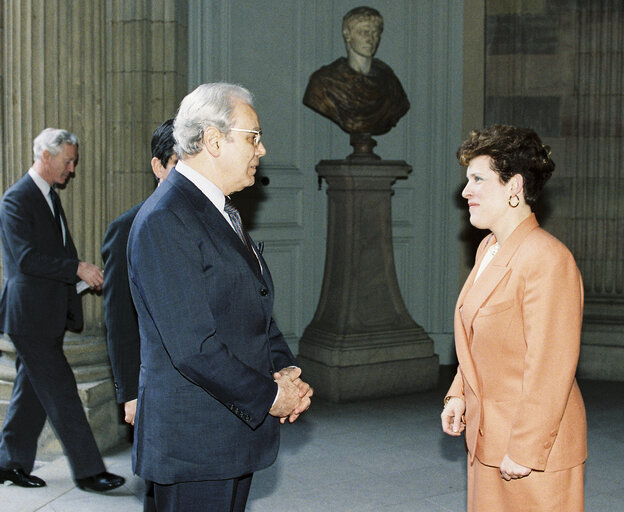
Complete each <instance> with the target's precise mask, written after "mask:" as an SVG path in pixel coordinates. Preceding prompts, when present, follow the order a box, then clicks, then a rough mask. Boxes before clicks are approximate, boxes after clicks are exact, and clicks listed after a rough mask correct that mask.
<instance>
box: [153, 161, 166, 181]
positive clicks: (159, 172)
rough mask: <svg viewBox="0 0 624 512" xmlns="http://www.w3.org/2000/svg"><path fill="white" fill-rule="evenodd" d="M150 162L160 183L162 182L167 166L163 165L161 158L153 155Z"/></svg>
mask: <svg viewBox="0 0 624 512" xmlns="http://www.w3.org/2000/svg"><path fill="white" fill-rule="evenodd" d="M150 163H151V164H152V172H153V173H154V176H156V179H157V180H158V183H160V182H161V181H162V180H163V179H164V177H165V168H164V167H163V164H162V162H161V161H160V158H156V157H153V158H152V160H151V161H150Z"/></svg>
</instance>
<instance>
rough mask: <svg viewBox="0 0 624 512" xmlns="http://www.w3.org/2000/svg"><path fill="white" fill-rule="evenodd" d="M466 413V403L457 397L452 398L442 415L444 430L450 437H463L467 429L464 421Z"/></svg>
mask: <svg viewBox="0 0 624 512" xmlns="http://www.w3.org/2000/svg"><path fill="white" fill-rule="evenodd" d="M465 412H466V402H464V400H463V399H462V398H459V397H457V396H454V397H453V398H451V399H450V400H449V401H448V403H447V404H446V407H444V410H443V411H442V414H441V415H440V418H441V419H442V430H443V431H444V432H445V433H446V434H448V435H449V436H459V435H461V433H462V432H463V431H464V430H465V429H466V423H465V422H464V420H463V416H464V413H465Z"/></svg>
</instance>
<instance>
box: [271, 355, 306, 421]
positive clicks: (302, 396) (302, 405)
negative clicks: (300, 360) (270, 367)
mask: <svg viewBox="0 0 624 512" xmlns="http://www.w3.org/2000/svg"><path fill="white" fill-rule="evenodd" d="M278 375H279V376H282V375H285V376H290V377H291V378H292V379H293V382H294V383H295V384H296V385H297V387H298V388H299V403H298V404H297V406H296V407H295V408H294V410H293V411H292V412H291V413H290V414H289V415H288V421H289V422H290V423H293V422H294V421H296V420H297V418H299V416H300V415H301V414H302V413H304V412H305V411H307V410H308V409H309V408H310V405H311V403H312V400H311V398H312V395H314V389H313V388H312V386H310V384H308V383H307V382H304V381H303V380H301V377H300V376H301V368H296V367H287V368H282V369H281V370H280V371H279V372H276V373H274V374H273V378H276V376H278ZM280 421H281V422H282V423H285V422H286V417H283V418H280Z"/></svg>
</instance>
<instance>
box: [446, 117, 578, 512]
mask: <svg viewBox="0 0 624 512" xmlns="http://www.w3.org/2000/svg"><path fill="white" fill-rule="evenodd" d="M457 156H458V159H459V162H460V163H461V164H462V165H464V166H467V172H466V176H467V180H468V183H467V184H466V187H465V188H464V190H463V192H462V196H463V197H464V198H465V199H466V200H467V201H468V208H469V210H470V223H471V224H472V225H473V226H476V227H477V228H480V229H488V230H489V231H490V232H491V233H489V234H488V235H487V236H486V237H485V238H484V240H483V241H482V242H481V245H480V246H479V249H478V250H477V255H476V260H475V266H474V268H473V269H472V272H471V273H470V275H469V276H468V279H467V280H466V283H465V284H464V287H463V289H462V291H461V293H460V295H459V298H458V301H457V306H456V309H455V346H456V351H457V358H458V360H459V367H458V371H457V375H456V377H455V379H454V381H453V383H452V385H451V387H450V389H449V391H448V393H447V396H446V398H445V400H444V402H445V407H444V411H443V412H442V416H441V417H442V429H443V430H444V432H446V433H447V434H449V435H452V436H459V435H461V433H462V432H464V431H465V435H466V446H467V449H468V511H470V512H472V511H478V512H516V511H518V512H520V511H521V512H529V511H535V512H538V511H539V512H550V511H553V512H554V511H560V512H577V511H582V510H583V509H584V506H583V473H584V465H585V459H586V458H587V427H586V419H585V407H584V405H583V399H582V397H581V393H580V391H579V387H578V385H577V383H576V380H575V377H574V375H575V372H576V366H577V362H578V356H579V350H580V337H581V322H582V316H583V284H582V280H581V275H580V273H579V270H578V268H577V266H576V263H575V262H574V258H573V256H572V254H571V253H570V251H569V250H568V249H567V248H566V247H565V246H564V245H563V244H562V243H561V242H560V241H559V240H557V239H556V238H554V237H553V236H552V235H550V234H548V233H547V232H546V231H544V230H543V229H541V228H540V227H539V225H538V223H537V220H536V219H535V215H534V214H533V212H532V208H533V207H534V205H535V202H536V199H537V197H538V195H539V193H540V192H541V190H542V188H543V186H544V184H545V183H546V181H547V180H548V179H549V178H550V175H551V174H552V172H553V170H554V167H555V165H554V163H553V161H552V160H551V158H550V151H549V148H548V147H547V146H545V145H543V144H542V142H541V140H540V139H539V137H538V136H537V134H536V133H535V132H534V131H532V130H529V129H521V128H515V127H512V126H500V125H496V126H492V127H490V128H486V129H484V130H481V131H474V132H472V133H471V136H470V138H469V139H468V140H466V141H465V142H464V143H463V144H462V145H461V147H460V148H459V150H458V152H457Z"/></svg>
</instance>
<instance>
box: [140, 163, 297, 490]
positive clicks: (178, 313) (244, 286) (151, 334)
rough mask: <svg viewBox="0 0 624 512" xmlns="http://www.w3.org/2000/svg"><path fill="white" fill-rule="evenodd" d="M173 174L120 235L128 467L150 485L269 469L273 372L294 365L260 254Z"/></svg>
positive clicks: (273, 451)
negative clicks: (132, 377)
mask: <svg viewBox="0 0 624 512" xmlns="http://www.w3.org/2000/svg"><path fill="white" fill-rule="evenodd" d="M259 258H260V259H261V262H262V267H263V269H264V273H261V271H260V267H259V265H258V261H257V260H256V257H255V256H254V255H253V254H252V253H251V252H250V251H249V250H248V249H247V248H246V246H245V245H244V244H243V243H242V242H241V240H240V239H239V238H238V236H237V235H236V234H235V232H234V231H233V230H232V228H231V227H230V226H229V224H228V223H227V221H226V220H225V219H224V218H223V216H222V215H221V213H220V212H218V211H217V209H216V208H215V207H214V205H213V204H212V203H211V202H210V200H209V199H207V198H206V197H205V196H204V195H203V194H202V193H201V191H200V190H199V189H198V188H197V187H195V185H193V184H192V183H191V182H190V181H189V180H188V179H187V178H185V177H184V176H182V175H181V174H179V173H178V172H177V171H175V170H173V171H172V172H171V174H170V175H169V177H168V178H167V180H166V181H165V182H164V183H163V184H162V185H161V186H160V187H158V189H157V190H156V191H155V192H154V194H152V196H150V197H149V198H148V199H147V200H146V201H145V204H144V205H143V207H142V208H141V210H140V211H139V213H138V215H137V217H136V219H135V221H134V224H133V226H132V229H131V231H130V238H129V241H128V273H129V277H130V288H131V291H132V296H133V299H134V303H135V306H136V308H137V313H138V317H139V330H140V334H141V374H140V379H139V403H138V409H137V416H136V420H135V445H134V467H135V471H136V472H137V473H138V474H139V475H140V476H142V477H143V478H145V479H148V480H152V481H155V482H158V483H161V484H167V483H173V482H182V481H189V480H209V479H224V478H233V477H237V476H241V475H245V474H247V473H251V472H254V471H256V470H258V469H262V468H264V467H267V466H269V465H270V464H271V463H272V462H273V461H274V459H275V457H276V456H277V450H278V445H279V421H278V420H277V419H276V418H274V417H272V416H269V415H268V411H269V409H270V408H271V406H272V404H273V400H274V399H275V396H276V393H277V385H276V384H275V382H274V380H273V377H272V374H273V372H274V371H277V370H279V369H281V368H284V367H286V366H290V365H293V364H294V363H295V358H294V356H293V355H292V353H291V351H290V349H289V348H288V345H287V344H286V342H285V340H284V337H283V336H282V334H281V332H280V331H279V329H278V328H277V325H276V324H275V322H274V320H273V318H272V313H273V283H272V280H271V276H270V274H269V271H268V267H267V264H266V262H265V261H264V260H263V259H262V256H259Z"/></svg>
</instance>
